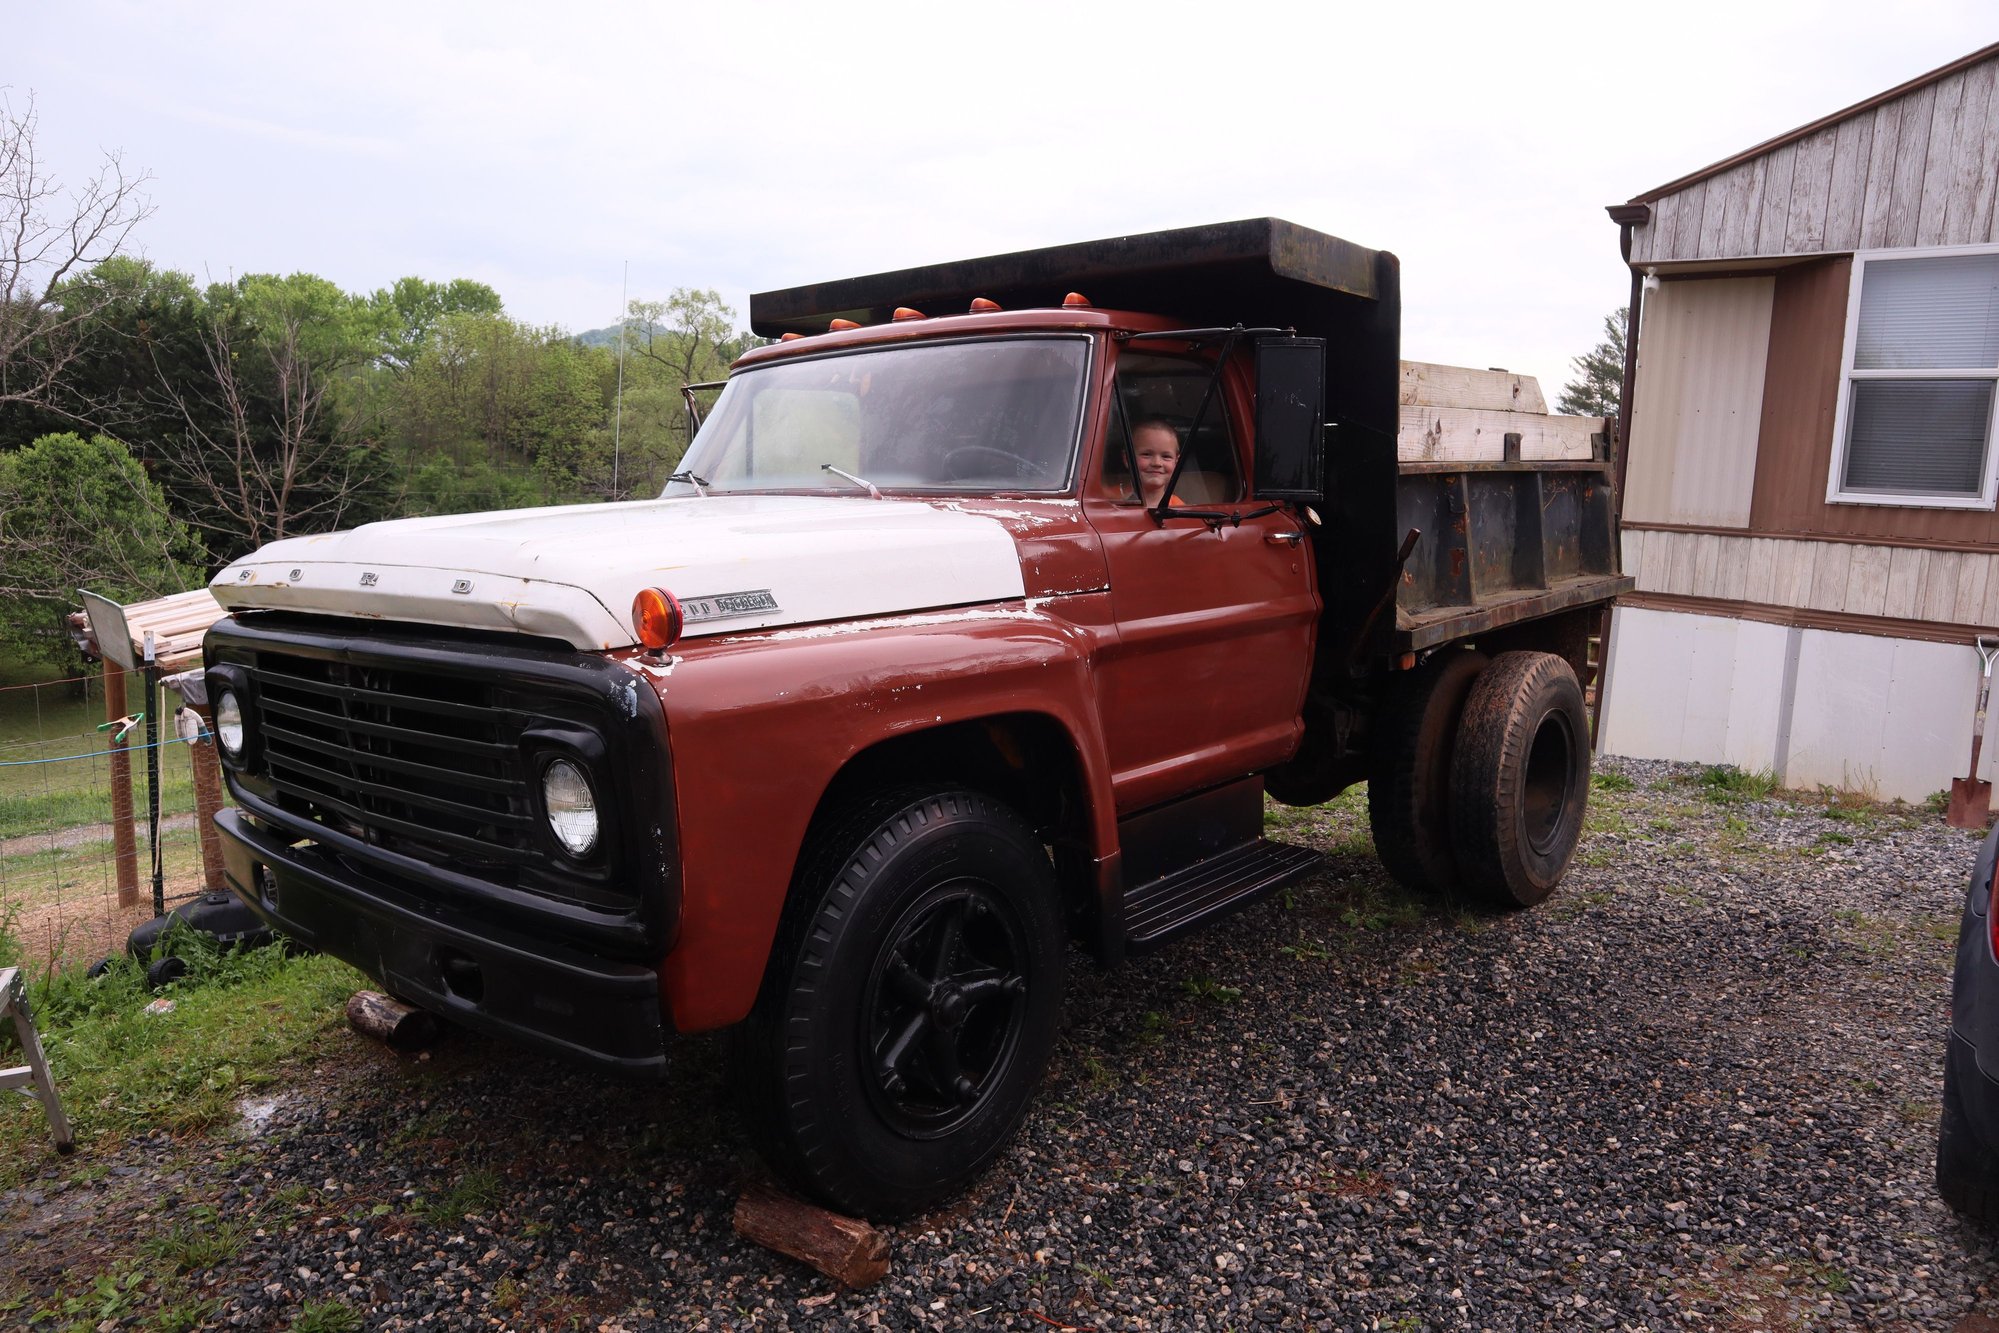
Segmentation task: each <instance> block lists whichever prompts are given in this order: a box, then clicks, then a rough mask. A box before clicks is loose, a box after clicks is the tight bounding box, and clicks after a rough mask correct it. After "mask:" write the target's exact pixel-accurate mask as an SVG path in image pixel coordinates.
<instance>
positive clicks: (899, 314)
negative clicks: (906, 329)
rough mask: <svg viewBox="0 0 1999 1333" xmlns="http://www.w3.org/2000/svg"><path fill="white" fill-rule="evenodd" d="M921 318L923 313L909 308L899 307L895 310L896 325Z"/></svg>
mask: <svg viewBox="0 0 1999 1333" xmlns="http://www.w3.org/2000/svg"><path fill="white" fill-rule="evenodd" d="M922 318H923V312H922V311H921V310H917V309H915V308H913V307H911V306H906V305H899V306H897V307H896V308H895V322H896V323H898V324H900V323H902V322H903V321H904V320H910V319H922Z"/></svg>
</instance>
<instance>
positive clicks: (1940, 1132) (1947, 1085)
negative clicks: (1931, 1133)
mask: <svg viewBox="0 0 1999 1333" xmlns="http://www.w3.org/2000/svg"><path fill="white" fill-rule="evenodd" d="M1950 1040H1951V1041H1952V1042H1953V1043H1955V1042H1956V1041H1957V1040H1958V1038H1956V1037H1952V1038H1951V1039H1950ZM1937 1193H1938V1194H1940V1195H1942V1196H1943V1201H1944V1202H1945V1203H1947V1204H1949V1205H1950V1206H1951V1207H1952V1208H1954V1209H1956V1210H1957V1211H1958V1212H1960V1213H1962V1214H1964V1216H1966V1217H1968V1218H1970V1219H1972V1220H1973V1221H1974V1222H1986V1223H1991V1222H1995V1221H1999V1156H1995V1155H1994V1154H1993V1153H1992V1152H1990V1151H1988V1150H1987V1149H1986V1148H1985V1146H1984V1145H1983V1144H1982V1143H1980V1142H1979V1140H1978V1136H1977V1135H1975V1134H1974V1133H1972V1130H1971V1124H1970V1122H1969V1121H1968V1120H1967V1119H1966V1118H1965V1114H1964V1101H1963V1097H1962V1095H1961V1094H1960V1093H1959V1091H1958V1087H1957V1070H1956V1068H1955V1062H1954V1061H1953V1060H1951V1059H1949V1058H1946V1059H1945V1061H1944V1067H1943V1115H1942V1116H1941V1117H1940V1118H1939V1119H1938V1121H1937Z"/></svg>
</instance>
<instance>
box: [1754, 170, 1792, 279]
mask: <svg viewBox="0 0 1999 1333" xmlns="http://www.w3.org/2000/svg"><path fill="white" fill-rule="evenodd" d="M1768 160H1769V163H1770V165H1769V167H1768V168H1767V169H1766V171H1765V173H1764V176H1763V217H1762V221H1761V222H1760V223H1759V225H1758V226H1757V229H1756V249H1755V253H1756V254H1759V255H1780V254H1782V253H1784V226H1785V223H1786V222H1788V221H1789V220H1790V214H1791V175H1792V172H1793V170H1794V168H1795V165H1796V162H1797V145H1796V144H1788V143H1787V144H1785V145H1784V146H1783V147H1782V148H1778V149H1775V150H1773V151H1772V152H1771V153H1770V155H1769V159H1768Z"/></svg>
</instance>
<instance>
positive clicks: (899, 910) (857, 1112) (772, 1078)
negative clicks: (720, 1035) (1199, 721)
mask: <svg viewBox="0 0 1999 1333" xmlns="http://www.w3.org/2000/svg"><path fill="white" fill-rule="evenodd" d="M1065 943H1066V937H1065V934H1064V929H1063V924H1062V914H1061V905H1060V902H1059V899H1058V896H1057V892H1056V885H1055V878H1054V872H1053V869H1052V867H1051V866H1050V865H1049V861H1048V856H1047V854H1046V852H1045V851H1044V850H1043V849H1042V847H1041V844H1040V842H1039V841H1038V840H1037V839H1036V838H1035V836H1034V832H1033V830H1032V829H1030V828H1029V827H1028V826H1027V824H1026V823H1025V822H1024V821H1022V820H1021V818H1020V817H1019V816H1018V815H1016V814H1014V813H1013V811H1011V810H1010V809H1008V808H1007V807H1006V806H1004V805H1002V804H1001V803H1000V802H998V801H996V800H994V799H993V798H991V797H989V796H987V795H985V794H983V793H980V792H973V791H966V790H957V789H953V790H944V791H935V792H921V791H915V790H908V791H902V792H896V793H889V794H888V795H886V796H884V797H881V798H877V799H875V800H873V801H869V802H866V803H864V804H862V805H860V806H858V807H856V808H854V809H852V810H851V811H850V812H849V813H848V814H847V816H846V817H845V818H843V819H836V820H834V821H830V822H829V824H828V826H827V828H826V830H825V832H824V833H823V834H822V835H821V836H819V837H816V838H815V839H814V845H813V847H812V848H811V850H809V851H808V852H807V854H806V857H805V859H804V862H803V864H802V866H801V873H800V876H799V879H798V881H797V883H796V885H795V887H794V898H793V902H792V906H791V909H790V910H789V911H788V912H787V916H786V920H785V923H784V925H783V926H782V927H781V928H780V930H779V933H778V940H777V944H776V946H775V947H774V949H773V951H772V955H771V961H770V967H769V970H768V973H767V975H766V977H765V981H764V988H763V991H762V994H761V995H760V996H759V998H758V1001H757V1005H756V1008H755V1010H754V1011H753V1012H752V1014H751V1016H750V1018H749V1019H748V1020H747V1021H745V1022H744V1023H743V1024H741V1025H740V1026H739V1027H738V1028H737V1029H735V1031H734V1033H733V1035H732V1037H731V1039H730V1065H731V1077H732V1081H733V1082H734V1083H735V1085H736V1087H737V1090H738V1095H739V1097H740V1099H741V1100H742V1102H743V1104H744V1109H745V1111H746V1112H747V1113H748V1115H749V1119H750V1125H751V1129H752V1133H753V1135H754V1137H755V1138H756V1140H757V1145H758V1147H759V1148H760V1149H761V1150H762V1151H763V1153H764V1156H765V1157H766V1158H767V1159H768V1160H769V1162H770V1163H771V1165H772V1167H773V1168H774V1169H775V1170H776V1171H777V1172H778V1174H779V1175H781V1176H783V1177H784V1178H785V1179H786V1180H788V1181H789V1182H790V1183H791V1184H792V1185H793V1186H795V1187H796V1188H798V1189H800V1190H802V1191H804V1192H805V1193H807V1194H810V1195H812V1196H813V1197H814V1198H817V1199H819V1200H820V1201H821V1202H823V1203H825V1204H827V1205H828V1206H829V1207H832V1208H836V1209H838V1210H840V1211H842V1212H846V1213H852V1214H857V1215H861V1216H867V1217H880V1218H893V1217H902V1216H907V1215H908V1214H911V1213H914V1212H918V1211H921V1210H922V1209H924V1208H927V1207H929V1206H931V1205H933V1204H935V1203H937V1202H939V1201H940V1200H942V1199H945V1198H947V1197H949V1196H950V1195H952V1194H955V1193H956V1192H958V1191H959V1190H961V1189H962V1188H964V1186H965V1185H966V1184H967V1183H969V1182H970V1181H971V1180H972V1178H973V1177H975V1176H976V1175H977V1174H978V1173H979V1172H980V1171H982V1170H983V1169H984V1168H985V1167H986V1166H987V1165H988V1164H989V1163H990V1162H991V1161H992V1160H993V1158H995V1157H996V1156H998V1154H999V1152H1000V1150H1001V1149H1002V1148H1004V1147H1005V1145H1006V1143H1007V1141H1008V1140H1009V1139H1010V1138H1012V1136H1013V1134H1014V1131H1015V1130H1016V1129H1017V1128H1018V1127H1019V1125H1020V1122H1021V1120H1022V1118H1023V1117H1024V1116H1025V1115H1026V1112H1027V1107H1028V1104H1029V1102H1030V1100H1031V1099H1032V1097H1033V1094H1034V1089H1035V1087H1036V1086H1037V1085H1038V1084H1039V1083H1040V1081H1041V1075H1042V1073H1043V1071H1044V1070H1045V1069H1046V1068H1047V1064H1048V1056H1049V1052H1050V1051H1051V1050H1052V1049H1053V1047H1054V1044H1055V1033H1056V1025H1057V1020H1058V1019H1059V1017H1060V1014H1061V1008H1062V989H1063V984H1064V969H1065V965H1066V959H1065V956H1064V953H1065Z"/></svg>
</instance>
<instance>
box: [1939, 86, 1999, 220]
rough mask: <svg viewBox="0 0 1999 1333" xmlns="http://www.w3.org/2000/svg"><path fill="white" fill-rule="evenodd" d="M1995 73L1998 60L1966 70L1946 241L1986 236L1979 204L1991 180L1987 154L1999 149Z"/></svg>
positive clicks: (1954, 144)
mask: <svg viewBox="0 0 1999 1333" xmlns="http://www.w3.org/2000/svg"><path fill="white" fill-rule="evenodd" d="M1995 75H1999V61H1994V60H1988V61H1986V62H1985V63H1984V64H1982V65H1974V66H1973V67H1972V68H1970V69H1968V70H1966V71H1965V72H1964V101H1963V104H1962V105H1961V107H1960V108H1959V110H1958V116H1957V123H1958V132H1957V134H1956V135H1955V136H1954V137H1953V139H1952V143H1951V159H1952V160H1951V164H1950V165H1951V171H1950V203H1949V206H1948V209H1947V215H1946V216H1945V218H1944V244H1945V245H1967V244H1970V243H1971V242H1972V241H1982V240H1984V239H1985V230H1984V226H1983V225H1982V224H1981V223H1980V221H1979V207H1978V206H1979V202H1980V200H1981V198H1982V197H1983V196H1984V195H1985V193H1986V192H1987V191H1986V186H1987V182H1988V181H1989V177H1988V176H1987V175H1986V165H1985V164H1986V161H1987V155H1988V154H1989V153H1991V152H1993V151H1994V150H1995V149H1999V120H1995V116H1994V114H1993V104H1992V93H1993V82H1994V76H1995Z"/></svg>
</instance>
